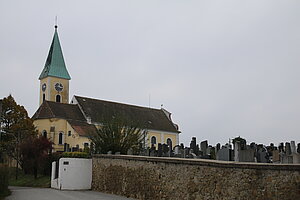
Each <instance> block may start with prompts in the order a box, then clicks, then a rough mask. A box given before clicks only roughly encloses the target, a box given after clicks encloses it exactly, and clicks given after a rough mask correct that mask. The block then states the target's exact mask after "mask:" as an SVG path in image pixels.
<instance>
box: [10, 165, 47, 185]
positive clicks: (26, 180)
mask: <svg viewBox="0 0 300 200" xmlns="http://www.w3.org/2000/svg"><path fill="white" fill-rule="evenodd" d="M18 173H19V174H18V180H16V176H15V169H11V173H10V177H9V181H8V182H9V185H10V186H21V187H43V188H47V187H50V176H44V175H38V178H37V179H34V176H33V175H32V174H24V172H23V171H21V170H20V171H19V172H18Z"/></svg>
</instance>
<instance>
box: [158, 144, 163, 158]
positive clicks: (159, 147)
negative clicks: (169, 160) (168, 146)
mask: <svg viewBox="0 0 300 200" xmlns="http://www.w3.org/2000/svg"><path fill="white" fill-rule="evenodd" d="M162 150H163V149H162V145H161V143H158V145H157V156H158V157H161V156H162V154H163V151H162Z"/></svg>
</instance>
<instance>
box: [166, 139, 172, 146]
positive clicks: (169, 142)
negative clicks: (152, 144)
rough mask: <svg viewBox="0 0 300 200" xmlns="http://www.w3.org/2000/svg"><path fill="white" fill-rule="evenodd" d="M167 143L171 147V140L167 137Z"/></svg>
mask: <svg viewBox="0 0 300 200" xmlns="http://www.w3.org/2000/svg"><path fill="white" fill-rule="evenodd" d="M167 145H168V146H169V147H171V148H172V140H171V139H170V138H168V139H167Z"/></svg>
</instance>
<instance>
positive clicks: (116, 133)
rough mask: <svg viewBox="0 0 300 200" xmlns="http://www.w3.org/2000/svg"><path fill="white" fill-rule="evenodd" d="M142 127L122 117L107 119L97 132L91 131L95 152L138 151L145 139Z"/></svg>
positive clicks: (123, 152)
mask: <svg viewBox="0 0 300 200" xmlns="http://www.w3.org/2000/svg"><path fill="white" fill-rule="evenodd" d="M142 136H143V135H142V129H141V128H139V126H137V125H135V124H134V123H132V122H128V121H127V120H124V119H123V118H121V117H113V118H112V119H111V120H108V121H105V122H104V123H103V124H102V126H100V127H99V128H98V130H97V132H94V133H90V139H91V141H92V143H93V145H94V150H95V153H107V152H109V151H111V152H112V153H116V152H120V153H121V154H127V151H128V150H129V149H133V150H134V151H138V150H139V149H140V144H141V142H142V140H143V137H142Z"/></svg>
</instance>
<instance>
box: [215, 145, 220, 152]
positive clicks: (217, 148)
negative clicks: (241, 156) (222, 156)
mask: <svg viewBox="0 0 300 200" xmlns="http://www.w3.org/2000/svg"><path fill="white" fill-rule="evenodd" d="M220 149H221V144H220V143H218V144H217V145H216V150H217V152H218V151H219V150H220Z"/></svg>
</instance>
